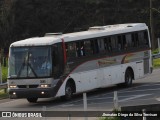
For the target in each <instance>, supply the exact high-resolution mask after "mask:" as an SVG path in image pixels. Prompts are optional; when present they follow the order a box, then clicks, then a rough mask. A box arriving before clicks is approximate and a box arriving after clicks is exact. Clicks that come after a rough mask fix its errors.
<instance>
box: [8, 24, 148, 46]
mask: <svg viewBox="0 0 160 120" xmlns="http://www.w3.org/2000/svg"><path fill="white" fill-rule="evenodd" d="M146 29H148V27H147V26H146V24H145V23H129V24H117V25H107V26H94V27H90V28H89V29H88V30H87V31H81V32H74V33H67V34H58V35H57V34H55V33H54V34H51V33H49V34H46V36H44V37H34V38H29V39H25V40H20V41H17V42H14V43H12V44H11V46H10V47H18V46H45V45H52V44H54V43H58V42H61V41H62V40H61V39H64V41H65V42H69V41H74V40H82V39H89V38H96V37H102V36H109V35H114V34H121V33H127V32H133V31H139V30H146Z"/></svg>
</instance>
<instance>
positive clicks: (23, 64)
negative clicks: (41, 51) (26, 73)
mask: <svg viewBox="0 0 160 120" xmlns="http://www.w3.org/2000/svg"><path fill="white" fill-rule="evenodd" d="M24 66H25V59H24V61H23V63H22V65H21V67H20V69H19V71H18V74H17V77H19V76H20V75H21V72H22V68H23V67H24Z"/></svg>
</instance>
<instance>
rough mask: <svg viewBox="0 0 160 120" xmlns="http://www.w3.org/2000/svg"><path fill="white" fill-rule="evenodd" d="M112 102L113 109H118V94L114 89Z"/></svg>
mask: <svg viewBox="0 0 160 120" xmlns="http://www.w3.org/2000/svg"><path fill="white" fill-rule="evenodd" d="M113 103H114V109H115V110H118V108H119V105H118V95H117V91H114V98H113Z"/></svg>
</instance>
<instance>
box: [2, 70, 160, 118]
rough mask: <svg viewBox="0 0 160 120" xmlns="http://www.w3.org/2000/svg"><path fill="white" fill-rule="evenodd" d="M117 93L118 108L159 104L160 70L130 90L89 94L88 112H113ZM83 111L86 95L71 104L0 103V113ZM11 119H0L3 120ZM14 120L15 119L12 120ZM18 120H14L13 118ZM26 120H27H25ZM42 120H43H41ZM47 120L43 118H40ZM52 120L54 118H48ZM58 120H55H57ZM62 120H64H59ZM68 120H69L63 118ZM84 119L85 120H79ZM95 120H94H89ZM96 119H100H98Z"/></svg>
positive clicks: (56, 101) (50, 101) (49, 101)
mask: <svg viewBox="0 0 160 120" xmlns="http://www.w3.org/2000/svg"><path fill="white" fill-rule="evenodd" d="M114 91H117V93H118V100H119V106H132V105H145V104H152V103H160V69H155V70H154V71H153V73H152V74H151V75H149V76H147V77H145V78H143V79H139V80H135V81H134V83H133V86H132V87H130V88H119V87H117V86H111V87H108V88H101V89H97V90H94V91H90V92H87V110H89V111H111V110H113V106H114V105H113V96H114ZM45 110H46V111H83V110H84V108H83V94H78V95H75V96H74V97H73V99H72V100H71V101H62V100H60V99H53V98H50V99H39V100H38V103H33V104H31V103H28V102H27V100H25V99H18V100H9V99H6V100H1V101H0V111H45ZM3 119H4V120H5V119H8V118H0V120H3ZM12 119H13V118H12ZM14 119H15V118H14ZM25 119H27V118H25ZM39 119H40V118H39ZM39 119H37V120H39ZM41 119H44V118H41ZM45 119H47V120H48V119H49V120H50V119H51V118H45ZM54 119H56V118H54ZM57 119H62V118H57ZM63 119H64V120H67V119H68V118H67V117H66V118H63ZM76 119H80V120H81V119H82V118H76ZM90 119H92V118H90ZM95 119H97V118H95Z"/></svg>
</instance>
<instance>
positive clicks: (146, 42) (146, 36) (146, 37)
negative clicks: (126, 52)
mask: <svg viewBox="0 0 160 120" xmlns="http://www.w3.org/2000/svg"><path fill="white" fill-rule="evenodd" d="M144 44H145V46H146V47H149V39H148V32H147V31H144Z"/></svg>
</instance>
